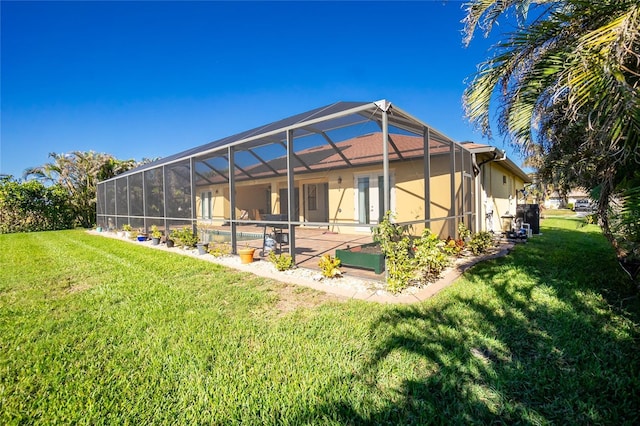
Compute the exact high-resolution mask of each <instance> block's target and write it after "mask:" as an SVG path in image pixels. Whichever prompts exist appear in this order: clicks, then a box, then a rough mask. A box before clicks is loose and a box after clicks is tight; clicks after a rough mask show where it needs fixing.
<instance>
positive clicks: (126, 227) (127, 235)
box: [122, 223, 133, 239]
mask: <svg viewBox="0 0 640 426" xmlns="http://www.w3.org/2000/svg"><path fill="white" fill-rule="evenodd" d="M131 231H133V227H132V226H131V225H129V224H128V223H125V224H124V225H122V235H123V236H124V237H125V238H127V239H131Z"/></svg>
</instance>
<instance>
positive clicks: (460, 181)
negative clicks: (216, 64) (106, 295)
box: [97, 100, 479, 259]
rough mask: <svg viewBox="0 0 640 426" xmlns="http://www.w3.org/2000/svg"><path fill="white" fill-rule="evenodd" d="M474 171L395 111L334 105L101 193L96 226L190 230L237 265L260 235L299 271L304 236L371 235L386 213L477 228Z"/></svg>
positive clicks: (109, 184) (416, 223) (443, 229)
mask: <svg viewBox="0 0 640 426" xmlns="http://www.w3.org/2000/svg"><path fill="white" fill-rule="evenodd" d="M150 154H151V155H152V154H153V153H150ZM473 170H474V157H473V155H472V154H471V153H470V152H469V151H468V150H467V149H465V147H464V145H461V144H458V143H456V142H454V141H453V140H452V139H450V138H449V137H447V136H446V135H444V134H442V133H441V132H439V131H437V130H435V129H434V128H432V127H431V126H429V125H427V124H425V123H423V122H422V121H420V120H418V119H416V118H414V117H412V116H411V115H410V114H408V113H406V112H404V111H402V110H401V109H399V108H397V107H395V106H394V105H392V104H391V103H390V102H388V101H385V100H382V101H378V102H338V103H335V104H332V105H328V106H325V107H322V108H317V109H314V110H312V111H308V112H305V113H301V114H298V115H295V116H293V117H289V118H286V119H283V120H280V121H277V122H274V123H271V124H268V125H265V126H262V127H258V128H255V129H252V130H248V131H245V132H242V133H239V134H236V135H233V136H229V137H226V138H224V139H220V140H217V141H214V142H211V143H208V144H205V145H202V146H199V147H196V148H193V149H190V150H187V151H184V152H180V153H177V154H175V155H172V156H169V157H166V158H163V159H161V160H158V161H155V162H153V163H149V164H145V165H143V166H141V167H138V168H136V169H133V170H130V171H128V172H126V173H123V174H121V175H119V176H117V177H115V178H112V179H109V180H106V181H103V182H100V183H99V185H98V201H97V206H98V209H97V224H98V225H99V226H101V227H102V228H104V229H111V230H115V229H121V228H122V226H123V225H125V224H130V225H131V226H132V227H133V228H134V229H136V228H138V229H141V230H144V231H148V230H149V229H150V227H151V226H152V225H157V226H158V227H159V228H160V230H162V231H163V232H164V234H165V235H168V233H169V232H170V231H171V230H173V229H177V228H183V227H190V228H192V229H193V230H194V232H198V234H199V235H200V237H201V238H202V239H203V240H205V241H206V240H208V239H211V238H213V237H214V236H220V235H226V236H227V237H228V241H229V243H230V244H231V246H232V251H233V253H235V252H236V249H237V246H238V245H239V243H238V241H239V240H241V239H243V238H244V237H246V236H247V234H252V232H251V229H252V228H253V229H254V231H253V235H252V236H251V237H253V238H254V239H255V240H256V241H261V242H263V240H262V239H260V238H258V236H260V235H266V232H263V231H266V230H269V233H270V231H272V230H277V233H278V234H279V235H280V239H279V241H278V242H279V243H282V242H283V240H285V241H284V242H285V243H286V246H285V249H284V250H286V251H288V252H289V253H290V254H291V255H292V256H293V257H294V259H295V256H296V253H299V252H300V250H302V249H303V248H302V247H298V246H297V245H296V242H297V239H296V232H297V231H298V232H300V231H302V230H305V231H306V230H309V231H312V230H316V231H317V232H318V233H319V234H321V235H330V234H344V235H354V236H357V235H370V234H371V228H372V227H375V226H376V225H377V224H378V223H379V222H380V221H381V220H382V218H383V216H384V214H385V212H387V211H391V212H392V213H393V217H394V218H395V219H394V220H395V221H396V222H398V223H401V224H406V225H411V227H412V229H413V232H415V233H416V234H419V233H420V232H421V231H422V229H424V227H429V228H431V230H432V231H434V232H435V233H436V234H438V235H440V236H441V237H442V238H445V237H447V236H452V237H453V236H455V235H456V232H457V224H458V223H459V222H464V223H465V224H466V225H467V227H468V228H469V229H471V230H474V229H476V228H477V227H478V223H479V221H478V218H477V215H476V210H477V202H474V199H475V198H474V191H475V190H476V188H475V183H474V172H473ZM243 244H244V243H243ZM256 244H258V245H259V244H260V243H256ZM257 248H260V247H257Z"/></svg>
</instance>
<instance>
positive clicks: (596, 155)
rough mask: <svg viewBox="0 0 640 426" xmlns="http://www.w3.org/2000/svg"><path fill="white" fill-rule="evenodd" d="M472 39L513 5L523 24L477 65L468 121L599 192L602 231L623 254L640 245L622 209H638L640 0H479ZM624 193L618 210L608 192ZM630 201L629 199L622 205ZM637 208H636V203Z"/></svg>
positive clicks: (472, 5)
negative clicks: (626, 232) (623, 222)
mask: <svg viewBox="0 0 640 426" xmlns="http://www.w3.org/2000/svg"><path fill="white" fill-rule="evenodd" d="M466 7H467V16H466V18H465V36H466V37H465V42H466V43H467V44H468V43H470V41H471V39H472V37H473V35H474V33H475V31H476V29H477V28H481V29H482V30H483V31H484V32H485V34H488V33H490V32H491V30H492V29H493V28H494V27H495V25H496V24H497V22H498V20H499V19H500V18H503V17H505V16H506V15H507V14H510V13H513V14H514V15H515V16H516V18H517V22H518V25H517V27H516V29H515V30H514V31H513V32H511V33H508V34H506V35H505V39H504V40H502V41H501V42H499V43H498V44H497V46H496V47H495V55H494V56H493V57H491V58H489V59H487V60H486V61H485V62H484V63H482V64H481V65H480V66H479V70H478V73H477V75H476V77H475V78H474V80H473V81H472V82H471V83H470V84H469V86H468V88H467V90H466V91H465V96H464V104H465V108H466V112H467V116H468V117H469V119H470V120H471V121H472V122H473V123H475V124H476V125H478V126H479V127H480V128H481V129H482V130H483V132H484V133H485V134H487V135H489V136H491V126H490V123H491V120H490V114H492V113H493V112H495V113H496V120H497V124H498V131H499V133H500V134H502V135H504V136H505V137H506V138H507V140H508V141H509V142H510V143H511V144H513V145H514V146H516V147H518V148H520V149H521V150H522V151H523V152H524V153H525V154H529V155H531V156H532V157H534V159H533V160H532V161H535V162H537V166H538V168H539V171H540V174H541V176H543V177H544V176H546V177H547V178H549V177H553V179H554V182H559V183H560V184H561V185H562V186H565V187H566V186H583V187H585V188H587V189H588V190H590V191H591V192H592V194H594V195H597V201H598V202H597V205H598V216H599V221H600V225H601V226H602V229H603V231H604V234H605V236H607V238H608V239H609V240H610V241H611V242H612V244H613V245H614V247H615V248H616V250H617V253H618V256H619V257H620V259H621V260H628V258H629V256H635V254H634V253H636V252H637V246H636V247H635V248H634V247H633V245H631V246H629V245H628V244H620V242H621V241H623V240H624V236H622V235H620V234H619V233H617V230H618V229H619V228H617V227H616V229H614V228H612V227H611V221H612V220H614V222H616V223H618V222H619V220H618V219H617V217H616V215H619V214H620V212H625V214H626V215H627V217H637V213H638V211H637V210H635V209H636V208H637V203H634V202H633V199H632V198H629V196H626V195H624V194H635V193H636V192H635V190H637V188H638V186H637V185H638V183H637V180H634V179H628V177H629V176H630V175H629V173H630V172H632V171H634V170H637V169H638V164H640V148H639V141H640V2H638V0H600V1H596V0H562V1H561V0H537V1H536V0H472V1H470V2H468V3H467V5H466ZM614 196H616V198H618V199H622V200H623V206H622V207H621V209H612V208H611V207H612V203H611V200H612V199H613V197H614ZM625 200H626V201H627V203H626V204H624V202H625ZM634 206H635V207H634Z"/></svg>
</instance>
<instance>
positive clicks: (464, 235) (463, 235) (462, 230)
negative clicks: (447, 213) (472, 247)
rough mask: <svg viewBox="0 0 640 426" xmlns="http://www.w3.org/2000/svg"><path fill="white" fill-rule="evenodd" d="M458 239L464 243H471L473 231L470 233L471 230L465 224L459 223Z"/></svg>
mask: <svg viewBox="0 0 640 426" xmlns="http://www.w3.org/2000/svg"><path fill="white" fill-rule="evenodd" d="M458 238H459V239H461V240H462V241H463V242H465V241H469V240H470V239H471V231H469V229H468V228H467V226H466V225H465V224H464V223H463V222H460V223H458Z"/></svg>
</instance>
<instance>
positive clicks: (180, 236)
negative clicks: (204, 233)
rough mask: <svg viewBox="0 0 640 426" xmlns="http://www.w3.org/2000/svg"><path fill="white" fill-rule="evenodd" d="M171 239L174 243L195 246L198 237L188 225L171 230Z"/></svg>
mask: <svg viewBox="0 0 640 426" xmlns="http://www.w3.org/2000/svg"><path fill="white" fill-rule="evenodd" d="M171 239H172V240H173V242H174V243H175V244H176V245H178V246H184V247H195V245H196V243H197V242H198V237H197V236H196V234H194V233H193V230H192V229H191V228H188V227H184V228H182V229H174V230H173V231H171Z"/></svg>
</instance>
